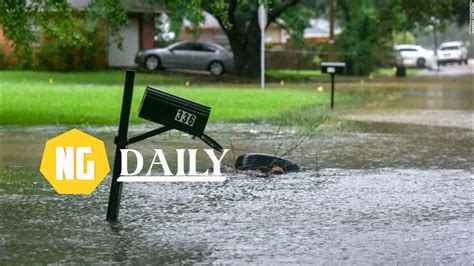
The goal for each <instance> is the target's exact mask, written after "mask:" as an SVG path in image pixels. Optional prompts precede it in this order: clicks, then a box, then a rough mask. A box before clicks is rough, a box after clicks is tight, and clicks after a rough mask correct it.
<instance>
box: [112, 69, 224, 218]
mask: <svg viewBox="0 0 474 266" xmlns="http://www.w3.org/2000/svg"><path fill="white" fill-rule="evenodd" d="M134 81H135V71H134V70H127V73H126V76H125V86H124V92H123V99H122V110H121V113H120V124H119V129H118V135H117V137H115V140H114V142H115V144H116V145H117V147H116V150H115V160H114V168H113V172H112V184H111V186H110V195H109V204H108V207H107V220H109V221H114V220H117V219H118V215H119V209H120V199H121V195H122V186H123V183H122V182H118V178H119V177H120V171H121V169H122V158H121V152H120V150H121V149H125V148H126V147H127V145H130V144H133V143H136V142H139V141H142V140H145V139H147V138H149V137H153V136H156V135H159V134H161V133H164V132H166V131H169V130H171V129H177V130H180V131H182V132H186V133H188V134H190V135H192V136H194V137H198V138H199V139H201V140H202V141H203V142H204V143H206V144H207V145H209V146H211V147H212V148H213V149H215V150H217V151H219V152H222V150H223V149H222V146H221V145H220V144H219V143H217V142H216V141H215V140H213V139H212V138H211V137H209V136H208V135H206V134H205V133H204V129H205V127H206V124H207V121H208V119H209V115H210V113H211V108H210V107H208V106H205V105H202V104H199V103H196V102H193V101H190V100H186V99H183V98H180V97H177V96H175V95H172V94H169V93H166V92H163V91H160V90H157V89H154V88H152V87H147V88H146V90H145V94H144V95H143V98H142V101H141V103H140V109H139V115H138V116H139V117H141V118H143V119H146V120H149V121H152V122H155V123H158V124H161V125H163V126H162V127H159V128H157V129H154V130H151V131H148V132H145V133H143V134H140V135H138V136H135V137H132V138H128V124H129V120H130V108H131V105H132V97H133V84H134Z"/></svg>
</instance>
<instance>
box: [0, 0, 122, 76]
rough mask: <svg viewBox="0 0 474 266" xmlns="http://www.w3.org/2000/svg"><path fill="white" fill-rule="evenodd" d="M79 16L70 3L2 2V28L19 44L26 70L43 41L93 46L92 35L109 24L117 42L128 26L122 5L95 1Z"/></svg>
mask: <svg viewBox="0 0 474 266" xmlns="http://www.w3.org/2000/svg"><path fill="white" fill-rule="evenodd" d="M83 11H84V13H81V14H79V11H78V10H74V9H73V8H72V7H71V6H70V4H69V3H68V1H67V0H0V25H1V27H2V29H3V31H4V34H5V36H6V38H7V39H9V40H11V41H12V43H13V44H14V45H15V51H16V52H17V54H19V55H20V56H21V58H22V62H23V65H24V67H31V64H32V45H33V44H34V43H36V42H38V41H39V40H40V39H41V38H49V39H54V40H55V42H56V43H58V44H61V45H62V46H69V47H76V46H83V47H90V46H92V45H93V40H92V39H91V38H93V36H92V34H90V33H92V32H94V31H95V30H96V29H97V25H99V24H100V23H104V22H107V23H108V25H109V29H110V31H111V32H112V33H115V34H112V35H113V36H115V37H116V39H115V40H116V42H117V43H119V44H120V43H121V40H120V36H119V35H118V34H117V32H118V29H119V27H120V26H122V25H126V23H127V17H126V11H125V8H124V7H123V5H121V4H120V2H117V1H113V0H92V1H91V2H90V3H89V5H88V6H86V7H85V9H84V10H83Z"/></svg>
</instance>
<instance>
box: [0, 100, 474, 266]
mask: <svg viewBox="0 0 474 266" xmlns="http://www.w3.org/2000/svg"><path fill="white" fill-rule="evenodd" d="M397 93H398V92H397ZM394 99H398V98H397V97H394ZM425 107H426V106H425ZM425 107H423V108H425ZM377 108H379V107H377ZM420 108H421V107H420ZM378 110H380V109H378ZM470 110H472V109H470ZM415 124H416V123H415ZM415 124H405V123H389V122H387V121H385V122H370V121H369V122H368V121H364V122H343V123H342V125H341V126H340V128H337V126H336V128H335V129H334V128H333V129H329V130H323V131H321V132H319V133H316V134H313V135H311V136H309V138H308V139H307V140H306V141H305V142H304V145H301V146H300V147H298V149H296V150H295V152H293V153H292V154H291V156H290V158H292V159H294V160H296V161H297V162H298V163H299V164H300V166H302V168H303V169H305V170H304V171H302V172H299V173H294V174H291V175H290V174H288V175H283V176H277V177H273V178H252V177H248V176H242V175H237V176H229V177H228V179H227V181H226V182H225V183H219V184H215V183H213V184H203V183H159V184H156V183H151V184H150V183H127V184H125V186H124V191H123V201H122V208H121V214H120V218H121V219H120V221H121V223H118V224H109V223H108V222H106V221H105V211H106V207H107V206H106V205H107V200H108V188H109V184H110V176H109V177H107V178H106V180H104V182H102V184H101V185H100V186H99V187H98V189H97V190H96V191H95V192H94V193H93V194H91V195H86V196H77V195H76V196H73V195H61V196H60V195H57V194H56V193H55V192H54V191H53V189H52V188H51V187H50V186H49V185H48V183H47V182H46V181H45V180H44V179H43V177H42V176H41V175H40V173H39V171H38V170H37V169H38V168H39V163H40V159H41V152H42V149H43V145H44V142H45V141H46V140H47V139H49V138H51V137H53V136H56V135H57V134H59V133H62V132H64V131H65V130H67V129H68V128H66V127H56V126H53V127H36V128H35V127H33V128H12V127H8V128H2V129H1V130H0V136H1V147H2V159H1V165H0V166H1V167H0V213H1V215H0V263H2V264H5V263H18V262H23V263H30V262H40V263H64V262H81V263H92V262H120V263H134V264H139V263H157V264H160V263H161V264H164V263H167V264H169V263H193V262H194V263H196V262H202V263H233V264H244V263H256V264H261V263H266V264H273V263H285V264H295V263H303V264H318V263H325V262H326V263H327V262H331V263H359V264H365V263H369V262H370V263H394V262H396V263H402V264H404V263H410V264H418V263H437V264H439V263H442V264H453V263H465V264H471V263H472V261H473V260H474V258H473V253H472V223H473V222H474V221H473V218H472V208H473V202H472V195H473V193H474V189H473V186H472V181H473V180H472V174H473V170H474V168H473V165H474V162H473V158H474V157H473V154H472V153H473V147H474V145H473V131H472V130H471V129H469V128H463V127H446V126H442V127H440V126H436V125H430V124H424V125H423V124H422V125H415ZM277 128H278V127H276V126H270V125H250V124H215V125H211V126H210V128H209V134H210V135H212V136H213V137H216V138H217V139H218V140H220V141H221V142H222V144H223V146H225V147H227V148H229V147H230V146H229V145H230V144H229V143H230V142H229V139H231V140H232V143H233V146H234V147H235V151H234V153H235V154H236V155H239V154H241V153H245V152H252V151H259V152H267V153H272V152H274V148H275V147H276V146H280V144H281V146H282V150H283V151H284V150H285V149H289V148H290V147H291V146H292V145H293V143H294V141H295V140H297V139H298V138H300V137H301V136H300V135H299V134H300V133H298V131H297V130H296V129H294V128H283V129H282V130H280V132H279V134H277V135H275V133H274V132H276V131H277ZM81 129H83V130H84V131H86V132H88V133H91V134H93V135H95V136H97V137H99V138H101V139H103V140H105V142H106V147H107V150H108V152H109V161H111V162H112V157H111V156H112V152H113V150H114V149H113V148H114V146H113V144H112V139H113V136H114V135H115V134H116V128H115V127H81ZM146 129H151V127H150V126H143V125H142V126H133V127H132V130H131V135H134V134H138V133H139V132H142V131H143V130H146ZM134 147H135V148H137V149H139V150H141V151H143V152H144V154H146V153H147V150H150V149H151V148H164V149H165V151H166V152H167V155H169V156H168V158H170V160H171V158H175V157H173V153H174V151H173V149H174V148H176V147H186V148H193V147H194V148H205V146H204V144H201V143H200V142H199V141H196V140H192V139H190V138H189V137H187V136H185V135H182V134H181V133H170V134H164V135H163V136H160V137H158V138H153V139H151V140H150V141H147V142H144V143H140V144H137V145H135V146H134ZM146 156H147V155H145V158H146ZM148 157H150V159H151V156H148ZM226 159H227V163H231V162H232V154H231V153H229V155H228V156H227V158H226ZM198 160H199V162H200V168H201V169H204V168H206V167H207V166H208V165H209V164H208V163H207V162H206V161H204V156H202V157H201V158H198Z"/></svg>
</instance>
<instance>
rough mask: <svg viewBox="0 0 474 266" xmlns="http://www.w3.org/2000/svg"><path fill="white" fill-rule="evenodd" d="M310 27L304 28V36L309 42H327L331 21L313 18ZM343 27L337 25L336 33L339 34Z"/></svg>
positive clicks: (335, 27)
mask: <svg viewBox="0 0 474 266" xmlns="http://www.w3.org/2000/svg"><path fill="white" fill-rule="evenodd" d="M309 25H310V26H309V27H308V28H306V29H305V30H304V33H303V37H304V39H305V41H306V42H307V43H325V42H328V41H329V21H328V20H326V19H322V18H317V19H311V20H310V21H309ZM341 32H342V29H341V28H340V27H339V26H337V25H335V26H334V34H335V35H338V34H340V33H341Z"/></svg>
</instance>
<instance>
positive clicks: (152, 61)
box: [145, 55, 161, 70]
mask: <svg viewBox="0 0 474 266" xmlns="http://www.w3.org/2000/svg"><path fill="white" fill-rule="evenodd" d="M160 64H161V62H160V58H158V56H156V55H150V56H148V57H147V58H146V59H145V67H146V69H148V70H155V69H157V68H159V67H160Z"/></svg>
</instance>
